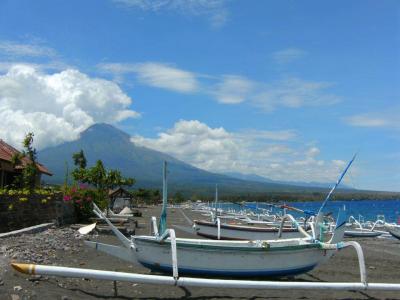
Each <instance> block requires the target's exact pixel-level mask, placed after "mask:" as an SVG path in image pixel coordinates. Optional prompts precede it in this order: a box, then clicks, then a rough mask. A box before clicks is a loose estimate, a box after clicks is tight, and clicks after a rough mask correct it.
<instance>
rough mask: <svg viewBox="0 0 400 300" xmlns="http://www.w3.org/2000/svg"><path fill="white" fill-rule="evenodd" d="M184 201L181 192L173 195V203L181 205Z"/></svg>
mask: <svg viewBox="0 0 400 300" xmlns="http://www.w3.org/2000/svg"><path fill="white" fill-rule="evenodd" d="M184 201H185V197H183V195H182V193H181V192H176V193H175V195H174V202H175V203H182V202H184Z"/></svg>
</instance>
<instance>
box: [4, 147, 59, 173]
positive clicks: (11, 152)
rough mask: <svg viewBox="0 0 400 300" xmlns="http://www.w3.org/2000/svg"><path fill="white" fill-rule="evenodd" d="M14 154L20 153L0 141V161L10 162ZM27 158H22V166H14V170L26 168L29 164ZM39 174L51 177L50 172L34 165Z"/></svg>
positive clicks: (39, 165) (43, 167)
mask: <svg viewBox="0 0 400 300" xmlns="http://www.w3.org/2000/svg"><path fill="white" fill-rule="evenodd" d="M16 153H21V152H20V151H18V150H17V149H15V148H14V147H12V146H10V145H9V144H7V143H6V142H4V141H3V140H2V139H0V159H1V160H5V161H8V162H11V160H12V157H13V155H14V154H16ZM29 161H30V160H29V158H26V157H24V158H23V159H22V165H20V166H16V167H15V169H23V168H24V166H26V165H27V164H28V163H29ZM36 165H37V167H38V169H39V172H41V173H44V174H47V175H50V176H51V175H53V174H52V173H50V171H49V170H48V169H47V168H46V167H45V166H43V165H42V164H40V163H36Z"/></svg>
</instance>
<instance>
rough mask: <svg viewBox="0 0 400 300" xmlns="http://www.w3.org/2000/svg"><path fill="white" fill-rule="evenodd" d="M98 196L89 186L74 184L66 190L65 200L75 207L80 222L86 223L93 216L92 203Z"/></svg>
mask: <svg viewBox="0 0 400 300" xmlns="http://www.w3.org/2000/svg"><path fill="white" fill-rule="evenodd" d="M96 194H97V192H96V190H95V189H92V188H90V187H89V186H88V185H85V184H74V185H72V186H69V187H66V188H65V190H64V197H63V200H64V201H65V202H69V203H72V204H73V205H74V207H75V212H76V214H77V218H78V221H85V220H87V219H89V218H90V217H91V216H92V209H93V206H92V202H93V200H95V199H96V198H97V197H96Z"/></svg>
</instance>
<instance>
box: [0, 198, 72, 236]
mask: <svg viewBox="0 0 400 300" xmlns="http://www.w3.org/2000/svg"><path fill="white" fill-rule="evenodd" d="M48 222H54V223H56V224H57V225H64V224H71V223H74V222H75V211H74V207H73V205H72V204H71V203H66V202H64V201H63V199H62V193H51V194H40V193H35V194H31V195H23V194H16V195H9V194H7V193H6V194H0V232H7V231H11V230H17V229H21V228H24V227H29V226H33V225H38V224H42V223H48Z"/></svg>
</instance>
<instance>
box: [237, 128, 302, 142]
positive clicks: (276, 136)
mask: <svg viewBox="0 0 400 300" xmlns="http://www.w3.org/2000/svg"><path fill="white" fill-rule="evenodd" d="M236 136H237V137H242V138H244V139H257V140H276V141H288V140H292V139H294V138H295V137H296V136H297V133H296V131H295V130H274V131H272V130H256V129H248V130H244V131H241V132H239V133H237V134H236Z"/></svg>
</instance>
